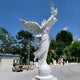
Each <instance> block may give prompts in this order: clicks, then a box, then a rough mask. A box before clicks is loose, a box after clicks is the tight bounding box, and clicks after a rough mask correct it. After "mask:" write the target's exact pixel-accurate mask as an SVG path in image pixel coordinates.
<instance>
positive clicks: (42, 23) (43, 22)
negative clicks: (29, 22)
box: [41, 19, 46, 28]
mask: <svg viewBox="0 0 80 80" xmlns="http://www.w3.org/2000/svg"><path fill="white" fill-rule="evenodd" d="M45 22H46V19H44V20H43V21H42V22H41V27H42V28H43V25H44V24H45Z"/></svg>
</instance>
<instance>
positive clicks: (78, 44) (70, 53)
mask: <svg viewBox="0 0 80 80" xmlns="http://www.w3.org/2000/svg"><path fill="white" fill-rule="evenodd" d="M64 53H65V54H66V55H67V57H68V58H70V57H71V58H74V60H73V61H75V59H76V58H77V57H78V58H80V41H74V42H73V43H72V44H71V45H69V46H66V47H65V48H64Z"/></svg>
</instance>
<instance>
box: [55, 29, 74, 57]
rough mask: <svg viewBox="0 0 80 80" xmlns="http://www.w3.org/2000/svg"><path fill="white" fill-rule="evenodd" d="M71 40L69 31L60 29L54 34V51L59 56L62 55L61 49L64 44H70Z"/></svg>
mask: <svg viewBox="0 0 80 80" xmlns="http://www.w3.org/2000/svg"><path fill="white" fill-rule="evenodd" d="M72 41H73V36H72V34H71V32H69V31H65V30H62V31H60V32H59V33H58V34H57V35H56V45H55V46H56V48H55V49H56V53H57V54H58V55H59V56H60V55H63V54H64V53H63V50H64V48H65V47H66V46H68V45H70V44H71V43H72Z"/></svg>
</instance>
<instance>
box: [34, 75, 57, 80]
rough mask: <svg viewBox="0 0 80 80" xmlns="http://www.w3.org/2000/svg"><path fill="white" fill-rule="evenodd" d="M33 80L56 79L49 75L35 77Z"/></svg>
mask: <svg viewBox="0 0 80 80" xmlns="http://www.w3.org/2000/svg"><path fill="white" fill-rule="evenodd" d="M33 80H58V79H57V78H56V77H54V76H52V75H49V76H35V78H33Z"/></svg>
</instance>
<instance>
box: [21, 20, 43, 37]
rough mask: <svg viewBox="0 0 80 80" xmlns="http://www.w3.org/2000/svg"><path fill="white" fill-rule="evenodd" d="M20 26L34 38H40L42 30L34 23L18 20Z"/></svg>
mask: <svg viewBox="0 0 80 80" xmlns="http://www.w3.org/2000/svg"><path fill="white" fill-rule="evenodd" d="M20 22H21V24H22V25H23V26H24V28H25V29H27V30H28V31H29V32H30V33H32V34H33V35H34V36H36V37H41V35H42V29H41V28H40V26H39V24H38V23H36V22H31V21H29V22H28V21H24V20H21V19H20Z"/></svg>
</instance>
